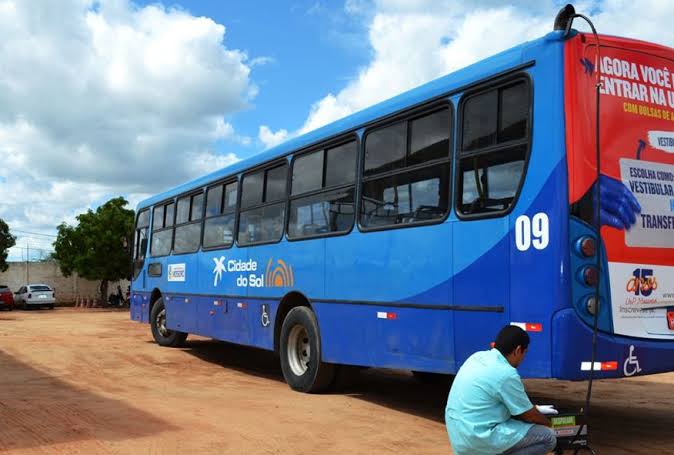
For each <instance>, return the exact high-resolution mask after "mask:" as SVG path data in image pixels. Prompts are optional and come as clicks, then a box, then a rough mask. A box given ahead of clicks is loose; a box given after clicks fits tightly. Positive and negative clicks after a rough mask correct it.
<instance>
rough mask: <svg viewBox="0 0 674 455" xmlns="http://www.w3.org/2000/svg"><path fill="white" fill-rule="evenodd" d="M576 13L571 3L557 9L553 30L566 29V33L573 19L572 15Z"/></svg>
mask: <svg viewBox="0 0 674 455" xmlns="http://www.w3.org/2000/svg"><path fill="white" fill-rule="evenodd" d="M575 15H576V9H575V8H574V7H573V5H572V4H570V3H569V4H568V5H566V6H565V7H563V8H562V9H560V10H559V13H557V17H555V25H554V27H553V30H555V31H559V30H566V31H567V33H568V29H569V28H570V25H571V22H572V21H573V17H574V16H575Z"/></svg>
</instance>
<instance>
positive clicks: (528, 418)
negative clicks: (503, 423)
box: [513, 406, 552, 427]
mask: <svg viewBox="0 0 674 455" xmlns="http://www.w3.org/2000/svg"><path fill="white" fill-rule="evenodd" d="M513 417H514V418H516V419H517V420H521V421H523V422H528V423H535V424H537V425H543V426H546V427H550V426H552V424H551V423H550V420H549V419H548V418H547V417H545V416H544V415H543V414H541V413H540V412H539V411H538V409H536V406H534V407H532V408H531V409H529V410H528V411H527V412H525V413H522V414H520V415H518V416H513Z"/></svg>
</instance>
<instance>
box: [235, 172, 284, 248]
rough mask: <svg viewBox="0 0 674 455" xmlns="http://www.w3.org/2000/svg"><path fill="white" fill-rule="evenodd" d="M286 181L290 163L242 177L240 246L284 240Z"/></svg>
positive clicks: (238, 238)
mask: <svg viewBox="0 0 674 455" xmlns="http://www.w3.org/2000/svg"><path fill="white" fill-rule="evenodd" d="M287 179H288V164H287V163H283V164H281V165H277V166H274V167H271V168H268V169H265V170H262V171H257V172H255V173H252V174H247V175H244V176H243V183H242V184H241V211H240V214H239V232H238V236H237V242H238V243H239V244H240V245H250V244H254V243H269V242H277V241H279V240H280V239H281V236H282V235H283V223H284V220H285V199H286V186H287ZM244 201H245V204H244Z"/></svg>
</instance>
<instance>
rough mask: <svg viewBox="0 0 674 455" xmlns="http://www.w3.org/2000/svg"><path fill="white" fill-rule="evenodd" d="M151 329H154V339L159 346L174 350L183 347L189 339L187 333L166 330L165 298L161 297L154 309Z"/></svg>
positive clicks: (151, 314) (151, 316)
mask: <svg viewBox="0 0 674 455" xmlns="http://www.w3.org/2000/svg"><path fill="white" fill-rule="evenodd" d="M150 327H151V328H152V337H153V338H154V341H156V342H157V344H158V345H159V346H168V347H172V348H174V347H178V346H182V345H183V343H185V340H186V339H187V334H186V333H184V332H178V331H175V330H170V329H168V328H166V306H165V305H164V298H163V297H159V299H158V300H157V301H156V302H155V303H154V306H153V307H152V311H151V312H150Z"/></svg>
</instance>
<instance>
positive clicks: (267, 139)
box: [258, 125, 289, 149]
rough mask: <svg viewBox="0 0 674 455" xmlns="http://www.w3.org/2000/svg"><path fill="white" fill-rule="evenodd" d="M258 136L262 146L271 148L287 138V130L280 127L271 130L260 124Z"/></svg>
mask: <svg viewBox="0 0 674 455" xmlns="http://www.w3.org/2000/svg"><path fill="white" fill-rule="evenodd" d="M258 138H259V139H260V142H262V144H264V148H265V149H268V148H272V147H274V146H276V145H279V144H280V143H281V142H283V141H285V140H286V139H288V138H289V136H288V130H285V129H280V130H278V131H276V132H273V131H272V130H271V129H270V128H269V127H268V126H267V125H261V126H260V130H259V134H258Z"/></svg>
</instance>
